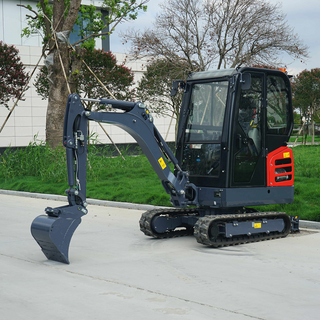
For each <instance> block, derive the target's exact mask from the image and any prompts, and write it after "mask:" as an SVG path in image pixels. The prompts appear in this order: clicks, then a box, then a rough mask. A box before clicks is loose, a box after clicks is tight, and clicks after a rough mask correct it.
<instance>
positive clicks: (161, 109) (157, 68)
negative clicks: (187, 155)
mask: <svg viewBox="0 0 320 320" xmlns="http://www.w3.org/2000/svg"><path fill="white" fill-rule="evenodd" d="M187 69H188V66H187V65H186V63H185V62H184V61H180V64H178V61H176V62H175V63H174V64H171V63H170V62H168V61H167V60H166V59H158V60H154V61H153V62H152V63H150V64H149V65H148V66H147V70H146V72H144V74H143V77H142V79H141V80H140V82H139V85H138V87H137V98H138V99H139V100H141V101H143V102H144V103H145V104H146V105H147V106H148V108H149V109H150V110H151V111H152V112H154V113H155V114H158V115H162V116H169V117H173V118H174V119H175V120H176V130H177V125H178V120H179V114H180V106H181V100H182V95H181V94H177V95H176V96H174V97H171V96H170V92H171V87H172V81H173V80H175V79H185V78H186V77H187V74H186V70H187Z"/></svg>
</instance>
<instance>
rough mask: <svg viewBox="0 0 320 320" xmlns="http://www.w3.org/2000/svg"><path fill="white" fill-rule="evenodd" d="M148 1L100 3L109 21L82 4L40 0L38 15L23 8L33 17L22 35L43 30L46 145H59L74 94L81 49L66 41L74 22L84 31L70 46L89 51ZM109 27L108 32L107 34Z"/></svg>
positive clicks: (76, 0) (69, 0) (78, 0)
mask: <svg viewBox="0 0 320 320" xmlns="http://www.w3.org/2000/svg"><path fill="white" fill-rule="evenodd" d="M147 1H148V0H128V1H126V0H103V1H101V5H102V7H104V8H106V10H108V17H106V18H105V20H103V18H102V15H101V14H99V13H96V8H95V7H94V6H81V0H64V1H62V0H60V1H53V4H52V5H51V4H50V3H49V1H48V0H40V1H39V2H38V4H37V11H35V10H33V9H32V8H31V6H26V8H27V9H28V10H30V11H31V12H32V13H33V15H34V16H30V15H28V16H27V17H28V19H29V20H28V21H29V25H28V27H27V28H26V29H24V30H23V35H26V36H28V35H30V34H31V33H32V32H33V31H34V30H38V29H40V30H42V33H43V43H44V48H47V49H48V51H46V56H47V58H46V65H47V68H48V74H49V96H48V108H47V122H46V141H47V142H48V143H49V144H50V145H51V146H52V147H56V146H58V145H59V144H60V143H61V141H62V134H63V118H64V111H65V105H66V101H67V97H68V94H69V93H70V92H76V88H77V82H78V75H79V71H80V70H81V58H82V56H83V54H84V51H83V47H80V46H75V48H74V49H72V47H71V46H70V45H69V43H68V38H69V35H70V33H71V31H72V29H73V26H74V24H75V23H76V22H77V23H78V24H79V25H80V26H81V25H83V24H82V21H83V19H86V27H85V28H81V27H80V28H79V30H80V31H79V36H81V37H82V39H81V40H79V41H77V42H76V43H74V44H73V45H79V44H81V43H84V42H86V43H87V44H88V43H89V47H91V48H92V41H91V40H92V39H95V38H97V37H101V36H105V35H107V34H110V33H111V32H112V31H113V30H114V29H115V27H116V26H117V24H118V23H120V22H122V21H126V20H132V19H133V20H134V19H136V18H137V14H138V11H139V10H144V11H145V10H146V6H145V3H146V2H147ZM79 12H80V13H81V17H79ZM107 27H109V31H106V29H107Z"/></svg>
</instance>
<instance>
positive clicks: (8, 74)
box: [0, 41, 28, 109]
mask: <svg viewBox="0 0 320 320" xmlns="http://www.w3.org/2000/svg"><path fill="white" fill-rule="evenodd" d="M18 54H19V51H18V50H17V49H16V48H15V47H14V46H10V45H7V44H5V43H3V42H2V41H0V104H2V105H4V106H5V107H6V108H8V109H9V106H8V103H9V101H10V100H11V99H15V98H19V97H20V94H21V93H22V90H23V88H24V86H25V85H26V83H27V81H28V73H26V72H25V67H24V65H23V63H22V62H21V60H20V57H19V55H18Z"/></svg>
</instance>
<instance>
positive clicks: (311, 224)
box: [0, 189, 320, 229]
mask: <svg viewBox="0 0 320 320" xmlns="http://www.w3.org/2000/svg"><path fill="white" fill-rule="evenodd" d="M0 194H7V195H11V196H19V197H27V198H36V199H47V200H55V201H67V196H60V195H55V194H46V193H32V192H25V191H14V190H3V189H0ZM87 202H88V204H92V205H96V206H104V207H113V208H124V209H135V210H146V211H147V210H152V209H160V208H166V207H162V206H153V205H150V204H138V203H130V202H117V201H108V200H98V199H90V198H88V199H87ZM299 226H300V227H301V228H307V229H320V222H316V221H308V220H300V221H299Z"/></svg>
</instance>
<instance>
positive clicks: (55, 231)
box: [31, 207, 86, 264]
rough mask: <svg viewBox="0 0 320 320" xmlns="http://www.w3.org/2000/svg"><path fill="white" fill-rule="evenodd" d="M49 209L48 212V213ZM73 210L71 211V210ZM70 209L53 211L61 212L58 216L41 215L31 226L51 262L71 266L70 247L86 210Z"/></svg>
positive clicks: (32, 232)
mask: <svg viewBox="0 0 320 320" xmlns="http://www.w3.org/2000/svg"><path fill="white" fill-rule="evenodd" d="M48 209H49V210H50V209H51V208H47V209H46V211H47V213H48ZM70 209H71V210H70ZM74 209H75V208H74V207H70V208H68V209H67V210H65V209H61V208H58V210H57V209H51V210H55V211H56V212H59V215H58V216H53V215H50V214H48V215H40V216H38V217H37V218H35V219H34V220H33V222H32V224H31V234H32V236H33V237H34V239H35V240H36V241H37V243H38V244H39V246H40V247H41V250H42V252H43V253H44V254H45V256H46V257H47V258H48V259H49V260H54V261H58V262H62V263H67V264H69V258H68V253H69V245H70V241H71V238H72V235H73V233H74V231H75V230H76V228H77V227H78V225H79V224H80V222H81V216H83V215H84V214H85V213H84V211H81V210H86V209H84V208H81V207H77V209H76V210H74Z"/></svg>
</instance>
